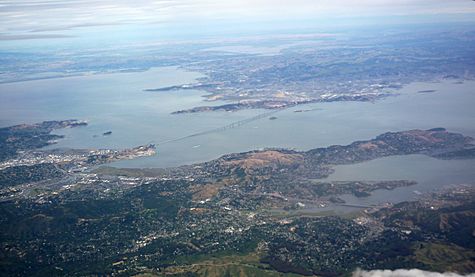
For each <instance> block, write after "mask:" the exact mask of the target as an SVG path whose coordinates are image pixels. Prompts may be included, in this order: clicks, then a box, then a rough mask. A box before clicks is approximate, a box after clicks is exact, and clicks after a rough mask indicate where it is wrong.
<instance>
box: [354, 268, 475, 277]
mask: <svg viewBox="0 0 475 277" xmlns="http://www.w3.org/2000/svg"><path fill="white" fill-rule="evenodd" d="M352 276H353V277H463V276H465V277H475V274H468V275H460V274H457V273H453V272H445V273H438V272H430V271H423V270H419V269H397V270H371V271H364V270H359V269H358V270H356V271H355V272H353V275H352Z"/></svg>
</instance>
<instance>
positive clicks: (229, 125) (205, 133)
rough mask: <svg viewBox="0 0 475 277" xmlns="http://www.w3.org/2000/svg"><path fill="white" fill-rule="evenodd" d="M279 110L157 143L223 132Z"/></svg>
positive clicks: (161, 143)
mask: <svg viewBox="0 0 475 277" xmlns="http://www.w3.org/2000/svg"><path fill="white" fill-rule="evenodd" d="M281 110H283V109H275V110H272V111H270V112H266V113H261V114H258V115H256V116H253V117H250V118H246V119H243V120H239V121H236V122H233V123H231V124H228V125H225V126H222V127H218V128H215V129H211V130H206V131H201V132H197V133H194V134H190V135H186V136H183V137H179V138H174V139H169V140H166V141H162V142H160V143H158V145H163V144H167V143H171V142H177V141H181V140H185V139H189V138H193V137H198V136H204V135H208V134H212V133H218V132H223V131H226V130H229V129H234V128H238V127H240V126H242V125H245V124H248V123H251V122H253V121H256V120H259V119H262V118H266V117H268V116H270V115H272V114H275V113H277V112H279V111H281Z"/></svg>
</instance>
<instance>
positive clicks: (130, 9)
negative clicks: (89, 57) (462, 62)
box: [0, 0, 475, 35]
mask: <svg viewBox="0 0 475 277" xmlns="http://www.w3.org/2000/svg"><path fill="white" fill-rule="evenodd" d="M438 13H475V2H473V1H471V0H358V1H356V0H220V1H217V0H0V32H3V33H10V34H15V35H18V33H17V32H31V31H36V32H38V31H40V32H41V31H42V30H54V31H60V30H71V29H74V28H86V27H91V26H98V25H116V24H134V23H146V24H147V23H156V22H169V23H175V22H185V23H187V22H193V21H196V20H200V21H212V20H217V19H242V20H245V19H288V20H294V19H296V18H298V19H301V18H319V17H332V16H368V15H387V14H395V15H404V14H438Z"/></svg>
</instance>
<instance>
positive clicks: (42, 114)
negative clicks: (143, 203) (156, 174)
mask: <svg viewBox="0 0 475 277" xmlns="http://www.w3.org/2000/svg"><path fill="white" fill-rule="evenodd" d="M198 77H201V75H200V74H198V73H194V72H187V71H183V70H180V69H177V68H175V67H164V68H155V69H152V70H149V71H146V72H134V73H115V74H102V75H90V76H81V77H71V78H61V79H49V80H36V81H27V82H19V83H9V84H0V100H1V101H0V126H9V125H14V124H20V123H34V122H40V121H43V120H61V119H70V118H76V119H85V120H88V121H89V126H87V127H84V128H74V129H65V130H58V131H57V132H56V133H59V134H64V135H65V136H66V138H65V139H64V140H61V141H60V142H59V143H58V144H57V145H55V146H53V147H71V148H128V147H134V146H137V145H142V144H146V143H150V142H153V143H158V144H159V143H160V142H164V141H167V140H170V139H174V138H178V137H183V136H186V135H190V134H194V133H199V132H202V131H206V130H211V129H214V128H219V127H222V126H225V125H227V124H230V123H232V122H236V121H239V120H243V119H247V118H251V117H253V116H256V115H258V114H261V113H263V112H266V111H263V110H245V111H239V112H211V113H198V114H182V115H171V114H170V113H171V112H173V111H175V110H179V109H186V108H191V107H195V106H199V105H210V104H211V105H218V104H221V103H219V102H211V103H208V102H205V101H204V98H203V97H202V95H203V94H205V92H202V91H191V90H190V91H174V92H144V91H143V89H146V88H157V87H163V86H171V85H178V84H183V83H190V82H193V81H194V80H195V79H196V78H198ZM421 90H436V91H435V92H433V93H418V91H421ZM394 93H395V94H396V93H398V94H400V95H399V96H397V97H396V96H395V97H388V98H386V99H384V100H380V101H377V102H375V103H369V102H364V103H363V102H334V103H318V104H310V105H304V106H299V107H295V108H290V109H287V110H284V111H280V112H278V113H276V114H275V115H274V116H276V117H277V120H269V119H267V118H263V119H260V120H256V121H253V122H251V123H249V124H246V125H243V126H240V127H239V128H234V129H228V130H226V131H222V132H215V133H210V134H207V135H203V136H196V137H192V138H189V139H186V140H181V141H177V142H173V143H167V144H162V145H159V148H158V154H157V155H156V156H153V157H146V158H139V159H136V160H132V161H121V162H117V163H113V164H112V165H114V166H118V167H172V166H178V165H183V164H191V163H195V162H201V161H207V160H211V159H214V158H217V157H219V156H221V155H224V154H227V153H233V152H242V151H248V150H252V149H259V148H265V147H285V148H295V149H299V150H308V149H311V148H316V147H325V146H329V145H332V144H349V143H351V142H353V141H355V140H366V139H370V138H373V137H375V136H377V135H379V134H381V133H384V132H388V131H400V130H408V129H414V128H421V129H428V128H434V127H445V128H447V129H449V130H450V131H453V132H461V133H464V134H466V135H470V136H474V137H475V123H474V122H475V109H474V104H475V82H472V81H466V82H464V83H463V84H456V83H453V82H449V81H447V82H434V83H413V84H411V85H408V86H406V87H405V88H404V89H402V90H399V91H395V92H394ZM306 109H313V110H312V111H310V112H304V113H295V110H306ZM106 131H112V135H111V136H106V137H104V136H102V133H104V132H106ZM473 172H475V163H474V161H473V160H472V161H440V160H435V159H432V158H428V157H423V156H422V157H421V156H418V155H415V156H406V157H390V158H387V159H379V160H376V161H371V162H368V163H362V164H358V165H350V166H342V167H338V168H337V170H336V173H335V174H334V175H332V176H331V177H330V178H331V179H333V180H338V179H341V180H344V179H348V180H373V179H379V178H382V179H413V180H416V181H419V182H420V184H419V185H418V187H417V188H409V189H398V190H395V191H392V192H386V191H381V192H377V193H375V194H374V196H372V197H370V198H368V199H363V200H361V199H356V200H355V199H350V200H355V201H380V200H382V199H386V198H387V197H389V195H390V196H391V198H394V199H396V198H397V199H406V198H408V197H412V196H413V195H414V193H413V190H420V191H423V190H425V188H432V187H433V186H439V185H443V184H447V183H450V182H469V181H472V182H473V181H475V176H474V173H473ZM400 191H401V192H400ZM402 191H405V192H402ZM399 193H400V194H401V195H402V196H401V197H399V196H398V195H399Z"/></svg>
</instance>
